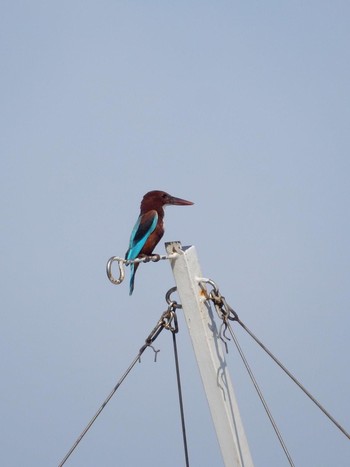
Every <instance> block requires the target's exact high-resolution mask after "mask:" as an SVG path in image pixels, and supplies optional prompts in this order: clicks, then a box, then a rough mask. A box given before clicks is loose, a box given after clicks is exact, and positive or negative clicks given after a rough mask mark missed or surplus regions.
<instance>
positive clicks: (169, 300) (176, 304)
mask: <svg viewBox="0 0 350 467" xmlns="http://www.w3.org/2000/svg"><path fill="white" fill-rule="evenodd" d="M176 291H177V287H172V288H171V289H169V290H168V291H167V293H166V294H165V300H166V302H167V304H168V305H170V306H172V307H173V308H175V309H176V308H179V309H180V308H182V305H181V304H179V303H177V302H176V301H175V300H171V297H170V295H171V294H172V293H174V292H176Z"/></svg>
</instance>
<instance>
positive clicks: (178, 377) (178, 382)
mask: <svg viewBox="0 0 350 467" xmlns="http://www.w3.org/2000/svg"><path fill="white" fill-rule="evenodd" d="M174 317H175V323H176V330H174V331H172V335H173V348H174V358H175V368H176V379H177V392H178V396H179V405H180V415H181V429H182V440H183V445H184V454H185V462H186V467H189V466H190V461H189V457H188V447H187V436H186V425H185V412H184V405H183V399H182V388H181V379H180V365H179V356H178V351H177V343H176V333H177V332H178V328H177V318H176V314H174Z"/></svg>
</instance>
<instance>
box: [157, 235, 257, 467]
mask: <svg viewBox="0 0 350 467" xmlns="http://www.w3.org/2000/svg"><path fill="white" fill-rule="evenodd" d="M165 246H166V250H167V253H168V254H171V253H175V252H176V253H178V255H177V256H176V257H175V258H174V259H171V260H170V264H171V267H172V270H173V274H174V278H175V282H176V286H177V291H178V293H179V296H180V300H181V304H182V308H183V311H184V315H185V319H186V323H187V326H188V330H189V333H190V336H191V339H192V345H193V348H194V352H195V356H196V359H197V363H198V367H199V371H200V374H201V377H202V382H203V385H204V390H205V393H206V396H207V399H208V403H209V408H210V411H211V415H212V418H213V422H214V426H215V430H216V434H217V437H218V441H219V445H220V449H221V453H222V457H223V459H224V464H225V466H226V467H253V465H254V464H253V461H252V458H251V455H250V451H249V446H248V442H247V439H246V436H245V433H244V429H243V425H242V421H241V417H240V415H239V410H238V405H237V401H236V398H235V395H234V391H233V387H232V384H231V380H230V375H229V373H228V369H227V365H226V361H225V354H224V352H223V349H222V345H221V341H220V339H219V337H218V330H217V327H216V324H215V321H214V319H213V318H214V315H213V311H212V309H211V307H210V304H209V302H208V301H207V300H206V298H205V293H204V292H203V287H204V285H201V286H200V285H199V281H198V279H199V278H201V277H203V276H202V273H201V270H200V266H199V262H198V258H197V254H196V249H195V247H194V246H190V247H183V248H182V247H181V244H180V243H179V242H170V243H166V244H165Z"/></svg>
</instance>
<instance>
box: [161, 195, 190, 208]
mask: <svg viewBox="0 0 350 467" xmlns="http://www.w3.org/2000/svg"><path fill="white" fill-rule="evenodd" d="M166 204H171V205H174V206H191V205H192V204H193V203H192V201H187V200H186V199H181V198H175V196H169V198H168V200H167V203H166Z"/></svg>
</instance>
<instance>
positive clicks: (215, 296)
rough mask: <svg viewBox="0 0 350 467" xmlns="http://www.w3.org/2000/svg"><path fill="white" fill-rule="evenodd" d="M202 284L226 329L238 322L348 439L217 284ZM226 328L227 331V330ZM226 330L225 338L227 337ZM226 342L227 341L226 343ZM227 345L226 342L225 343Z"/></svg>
mask: <svg viewBox="0 0 350 467" xmlns="http://www.w3.org/2000/svg"><path fill="white" fill-rule="evenodd" d="M200 282H205V283H209V284H210V285H211V286H212V287H213V290H212V291H211V292H210V294H209V298H210V299H211V300H212V301H213V303H214V305H215V308H216V310H217V313H218V316H219V317H220V318H221V319H222V320H223V324H224V325H225V326H226V328H229V323H228V320H230V321H236V322H237V323H238V324H239V325H240V326H241V327H242V328H243V329H244V330H245V331H246V332H247V333H248V334H249V335H250V336H251V337H252V339H253V340H254V341H255V342H256V343H257V344H258V345H259V346H260V347H261V348H262V349H263V350H264V351H265V352H266V353H267V354H268V356H269V357H270V358H272V360H273V361H274V362H275V363H276V364H277V365H278V366H279V367H280V368H281V369H282V370H283V371H284V372H285V373H286V375H287V376H289V378H290V379H291V380H292V381H293V382H294V383H295V384H296V385H297V386H298V387H299V388H300V389H301V390H302V391H303V392H304V394H306V395H307V396H308V397H309V399H311V400H312V402H313V403H314V404H315V405H316V406H317V407H318V408H319V409H320V410H321V411H322V412H323V413H324V414H325V415H326V416H327V417H328V419H329V420H330V421H331V422H333V424H334V425H335V426H336V427H337V428H338V429H339V430H340V431H341V432H342V433H343V434H344V435H345V436H346V437H347V438H348V439H350V434H349V433H348V432H347V431H346V430H345V428H344V427H343V426H342V425H340V423H339V422H338V421H337V420H336V419H335V418H334V417H333V416H332V415H331V414H330V413H329V412H328V411H327V410H326V409H325V408H324V407H323V405H322V404H321V403H320V402H319V401H318V400H317V399H316V398H315V397H314V396H313V395H312V394H311V393H310V392H309V391H308V390H307V389H306V388H305V387H304V386H303V385H302V384H301V383H300V381H299V380H298V379H297V378H296V377H295V376H294V375H293V374H292V373H291V372H290V371H289V370H288V369H287V368H286V367H285V366H284V365H283V364H282V363H281V362H280V361H279V360H278V358H277V357H275V355H274V354H273V353H272V352H271V351H270V350H269V349H268V348H267V347H266V346H265V345H264V344H263V343H262V342H261V341H260V339H258V337H257V336H256V335H255V334H254V333H253V332H252V331H251V330H250V329H249V328H248V327H247V326H246V325H245V324H244V323H243V321H241V319H240V318H239V316H238V314H237V312H236V311H234V310H233V308H232V307H231V306H230V305H229V304H228V303H227V302H226V300H225V297H223V296H222V295H221V294H220V292H219V289H218V286H217V285H216V283H215V282H214V281H213V280H211V279H206V278H202V279H201V281H200ZM226 328H225V330H226ZM225 330H224V331H223V336H224V337H226V336H225ZM224 342H225V341H224ZM225 344H226V342H225Z"/></svg>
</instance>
